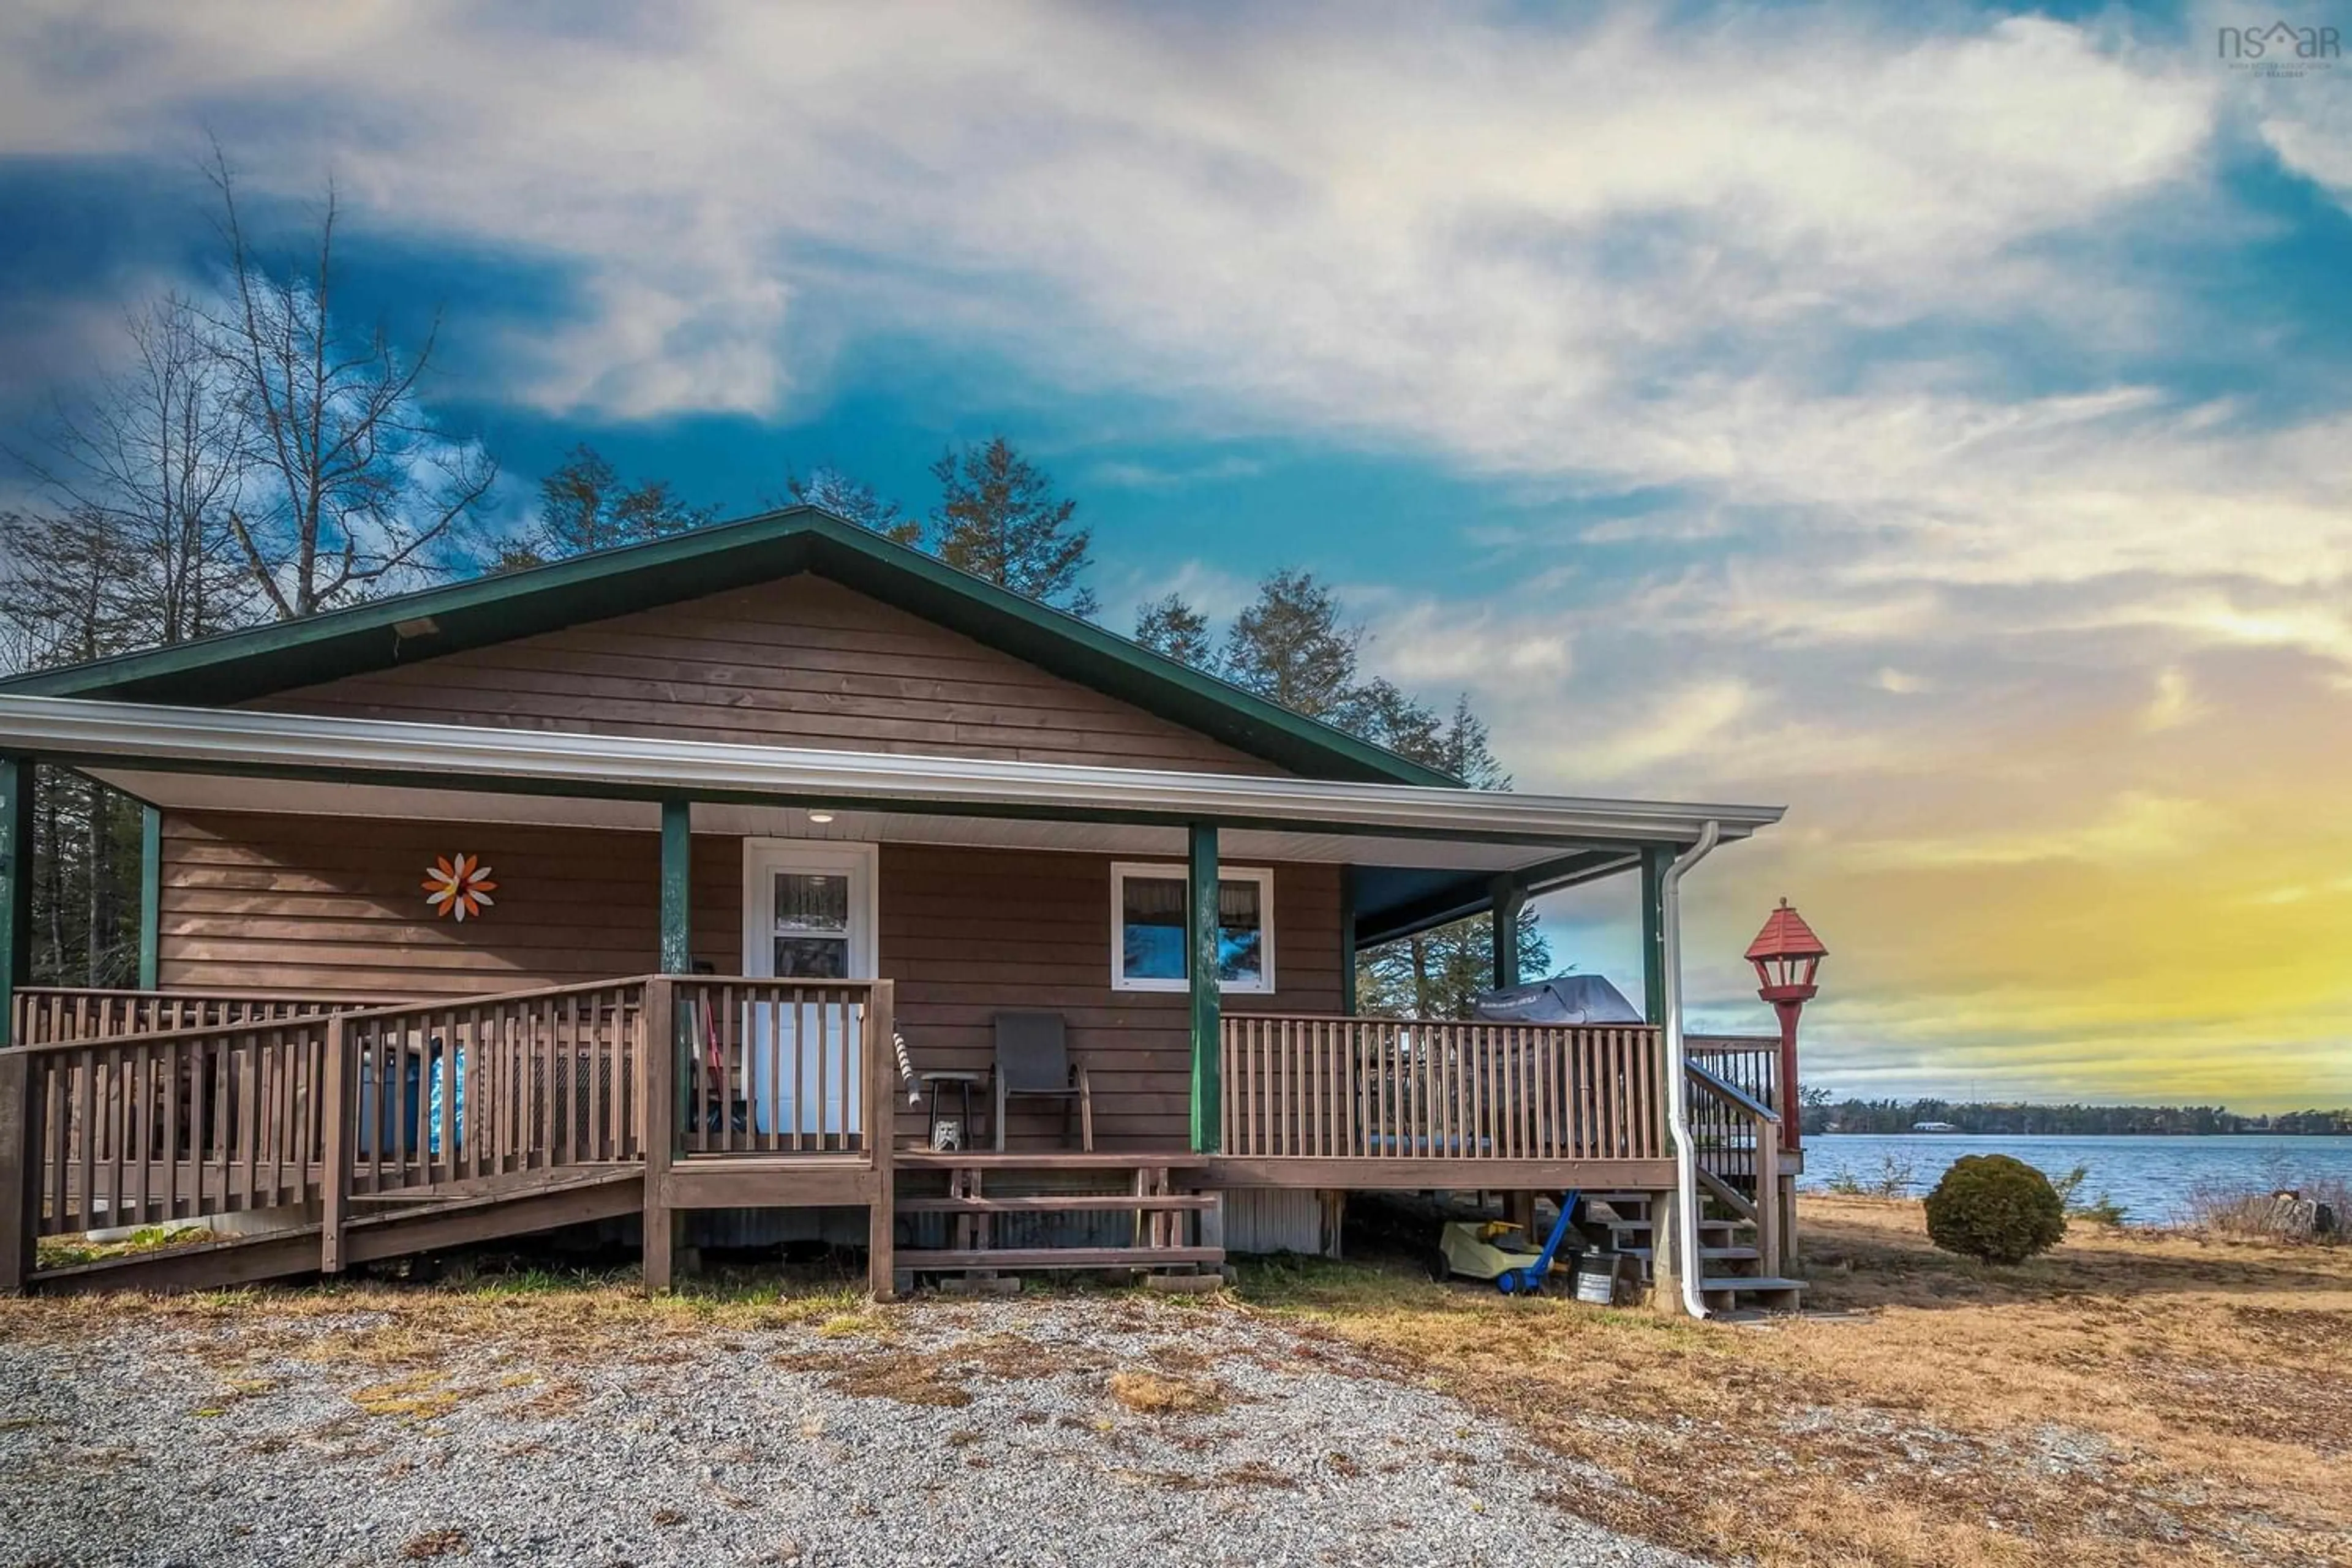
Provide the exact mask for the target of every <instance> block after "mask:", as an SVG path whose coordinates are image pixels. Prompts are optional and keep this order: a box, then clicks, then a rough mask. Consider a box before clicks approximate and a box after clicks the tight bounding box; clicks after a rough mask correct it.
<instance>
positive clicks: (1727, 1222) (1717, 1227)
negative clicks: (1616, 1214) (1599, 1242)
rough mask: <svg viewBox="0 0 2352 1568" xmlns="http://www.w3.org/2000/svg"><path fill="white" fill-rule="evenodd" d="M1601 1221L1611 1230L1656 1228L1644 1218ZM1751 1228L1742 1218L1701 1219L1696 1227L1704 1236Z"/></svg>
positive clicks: (1643, 1230)
mask: <svg viewBox="0 0 2352 1568" xmlns="http://www.w3.org/2000/svg"><path fill="white" fill-rule="evenodd" d="M1601 1224H1603V1225H1606V1226H1608V1227H1609V1228H1610V1229H1611V1230H1623V1231H1642V1232H1645V1233H1646V1232H1648V1231H1650V1230H1653V1229H1654V1228H1656V1227H1655V1226H1652V1225H1651V1224H1650V1222H1649V1221H1648V1220H1645V1219H1612V1220H1603V1221H1601ZM1753 1228H1754V1226H1753V1222H1751V1221H1748V1220H1744V1219H1703V1220H1701V1221H1699V1222H1698V1229H1699V1234H1700V1235H1701V1236H1706V1235H1708V1234H1710V1233H1712V1234H1715V1235H1718V1236H1729V1235H1730V1234H1732V1233H1733V1232H1735V1231H1738V1230H1742V1229H1753Z"/></svg>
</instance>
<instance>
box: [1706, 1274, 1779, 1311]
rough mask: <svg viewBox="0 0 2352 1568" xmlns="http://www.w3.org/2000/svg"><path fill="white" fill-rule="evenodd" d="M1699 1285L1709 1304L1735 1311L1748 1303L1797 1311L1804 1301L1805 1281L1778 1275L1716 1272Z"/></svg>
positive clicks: (1749, 1304)
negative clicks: (1782, 1277) (1802, 1298)
mask: <svg viewBox="0 0 2352 1568" xmlns="http://www.w3.org/2000/svg"><path fill="white" fill-rule="evenodd" d="M1698 1288H1699V1294H1700V1295H1702V1296H1703V1297H1705V1298H1706V1304H1707V1305H1708V1306H1709V1307H1710V1308H1713V1309H1715V1310H1718V1311H1734V1310H1738V1309H1739V1308H1740V1307H1741V1306H1744V1305H1746V1306H1756V1307H1761V1308H1762V1309H1763V1310H1766V1311H1780V1312H1793V1311H1795V1310H1797V1309H1798V1307H1799V1305H1800V1304H1801V1297H1802V1296H1803V1294H1804V1289H1805V1282H1804V1281H1803V1280H1801V1279H1781V1278H1780V1277H1779V1276H1777V1275H1762V1276H1755V1275H1747V1274H1714V1275H1709V1276H1707V1277H1706V1279H1701V1280H1700V1281H1699V1282H1698Z"/></svg>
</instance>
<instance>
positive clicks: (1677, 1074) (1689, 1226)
mask: <svg viewBox="0 0 2352 1568" xmlns="http://www.w3.org/2000/svg"><path fill="white" fill-rule="evenodd" d="M1722 838H1723V825H1722V824H1721V823H1718V822H1710V823H1708V824H1706V826H1704V827H1702V828H1700V829H1699V834H1698V842H1697V843H1696V844H1694V845H1692V846H1691V847H1689V848H1688V849H1685V850H1684V851H1683V852H1682V853H1681V854H1680V855H1678V856H1676V857H1675V863H1674V864H1673V865H1671V866H1669V867H1667V868H1666V874H1665V876H1664V878H1662V879H1660V884H1659V888H1658V945H1659V947H1660V949H1661V950H1662V951H1661V952H1660V953H1659V955H1658V963H1659V968H1660V970H1661V971H1662V978H1663V979H1664V985H1662V986H1661V987H1660V989H1661V990H1662V991H1663V992H1664V1001H1665V1015H1666V1016H1665V1018H1664V1026H1665V1037H1666V1131H1667V1134H1668V1136H1670V1137H1671V1138H1672V1139H1673V1140H1674V1144H1675V1195H1676V1199H1677V1201H1676V1203H1675V1221H1676V1228H1677V1230H1678V1231H1679V1232H1680V1234H1679V1235H1678V1236H1676V1237H1675V1258H1676V1261H1678V1262H1679V1263H1680V1264H1681V1266H1682V1277H1683V1310H1685V1311H1686V1312H1688V1313H1689V1314H1690V1315H1691V1316H1692V1317H1694V1318H1704V1317H1706V1296H1705V1294H1704V1293H1703V1292H1702V1291H1701V1289H1700V1288H1699V1287H1700V1281H1701V1279H1702V1277H1703V1276H1704V1275H1705V1273H1706V1267H1705V1265H1704V1264H1703V1263H1702V1262H1701V1260H1700V1258H1699V1247H1698V1156H1697V1155H1696V1154H1695V1153H1693V1152H1691V1137H1690V1081H1689V1079H1690V1075H1689V1074H1688V1073H1686V1072H1685V1071H1684V1070H1683V1069H1684V1060H1685V1058H1684V1056H1683V919H1682V884H1683V873H1684V872H1685V871H1687V870H1689V869H1690V868H1692V867H1694V866H1696V865H1697V864H1698V863H1699V862H1700V861H1702V860H1704V859H1706V858H1707V855H1708V853H1709V852H1710V851H1712V850H1713V849H1714V848H1715V847H1716V845H1717V844H1718V843H1719V842H1721V841H1722Z"/></svg>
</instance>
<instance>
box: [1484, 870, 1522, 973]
mask: <svg viewBox="0 0 2352 1568" xmlns="http://www.w3.org/2000/svg"><path fill="white" fill-rule="evenodd" d="M1494 894H1495V910H1494V914H1493V916H1492V918H1491V919H1489V920H1488V921H1487V925H1488V927H1489V929H1490V932H1491V934H1492V937H1493V942H1494V954H1495V988H1496V990H1500V989H1502V988H1503V987H1504V986H1506V985H1517V984H1518V983H1519V911H1520V910H1523V909H1525V908H1527V906H1528V895H1527V893H1526V891H1525V890H1524V889H1521V888H1519V887H1517V886H1516V885H1515V884H1514V883H1513V882H1512V881H1511V879H1509V878H1508V877H1497V878H1496V879H1495V888H1494Z"/></svg>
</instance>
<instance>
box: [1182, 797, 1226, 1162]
mask: <svg viewBox="0 0 2352 1568" xmlns="http://www.w3.org/2000/svg"><path fill="white" fill-rule="evenodd" d="M1189 837H1190V843H1189V845H1188V847H1187V855H1188V860H1189V866H1188V869H1189V871H1190V873H1191V875H1190V877H1189V879H1188V880H1189V882H1190V885H1191V896H1190V897H1188V898H1187V899H1186V900H1185V910H1186V914H1187V918H1188V919H1189V920H1190V921H1191V922H1192V944H1191V952H1192V958H1191V962H1190V963H1187V964H1186V965H1185V973H1186V974H1187V975H1188V976H1189V977H1190V978H1191V981H1192V1152H1194V1153H1196V1154H1213V1153H1215V1152H1217V1144H1218V1131H1219V1129H1220V1128H1221V1127H1222V1126H1223V1121H1224V1110H1223V1106H1224V1098H1223V1086H1222V1085H1221V1084H1220V1083H1219V1082H1218V1080H1217V1079H1218V1067H1217V1057H1218V1038H1217V1012H1218V1007H1217V829H1216V825H1215V824H1214V823H1208V822H1196V823H1194V824H1192V832H1191V834H1190V836H1189Z"/></svg>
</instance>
